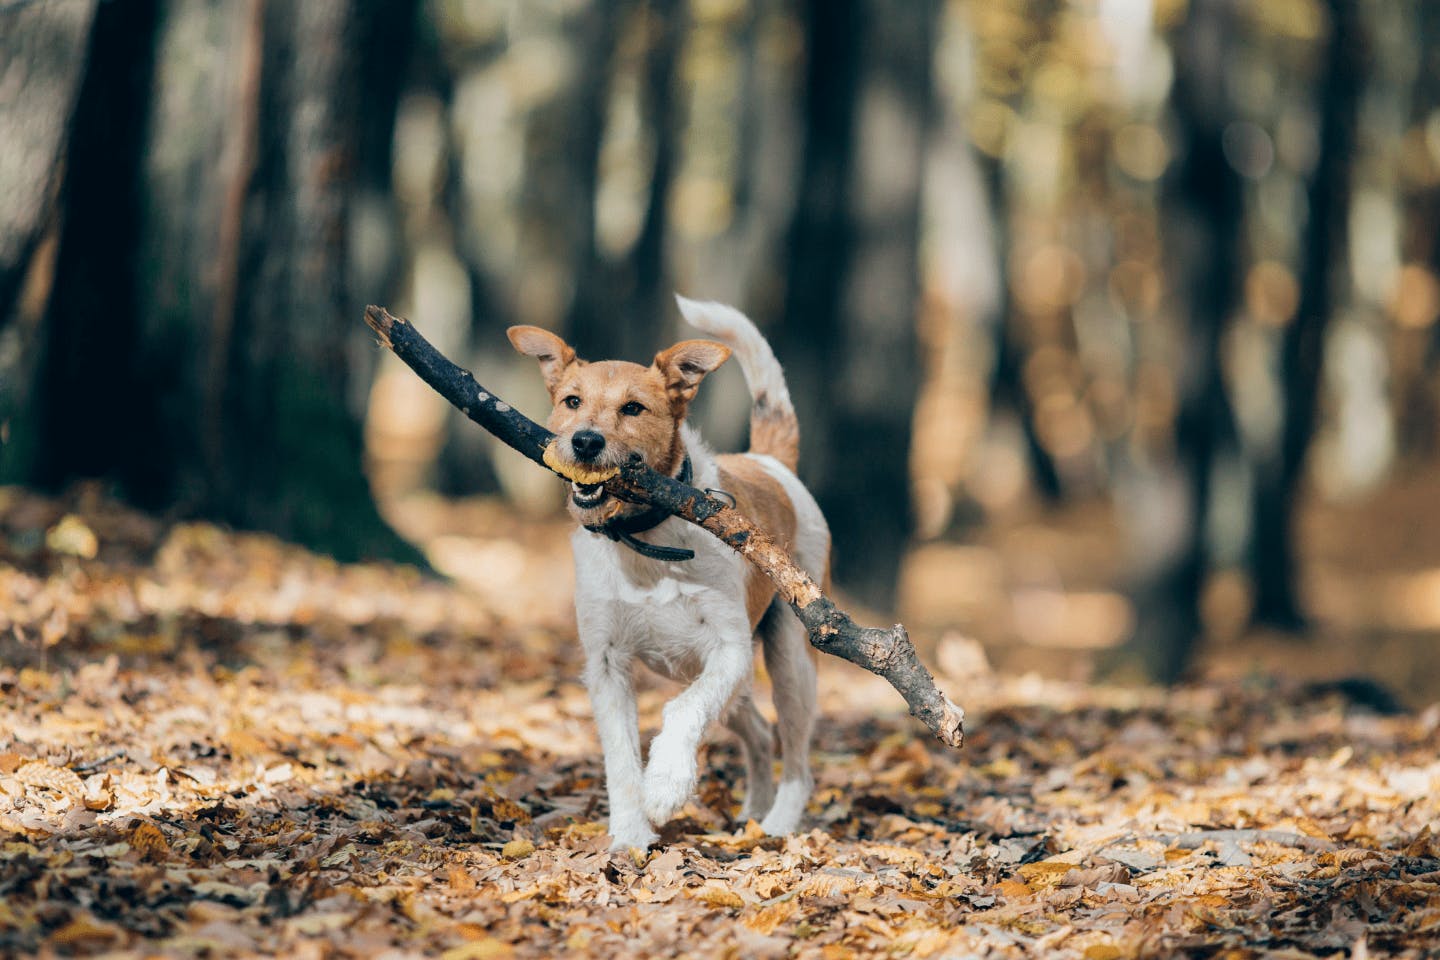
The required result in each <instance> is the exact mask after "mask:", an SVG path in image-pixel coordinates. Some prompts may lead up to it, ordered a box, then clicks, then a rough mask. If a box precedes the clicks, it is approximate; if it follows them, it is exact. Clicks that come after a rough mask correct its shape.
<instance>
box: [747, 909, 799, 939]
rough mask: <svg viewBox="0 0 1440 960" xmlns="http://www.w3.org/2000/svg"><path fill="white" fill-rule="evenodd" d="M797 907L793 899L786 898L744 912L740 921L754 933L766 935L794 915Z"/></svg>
mask: <svg viewBox="0 0 1440 960" xmlns="http://www.w3.org/2000/svg"><path fill="white" fill-rule="evenodd" d="M797 909H799V908H798V906H797V905H796V903H795V901H794V900H786V901H785V902H783V903H776V904H771V905H770V906H768V907H762V908H761V909H759V910H756V911H755V912H754V913H750V914H746V915H745V916H744V917H742V918H741V920H740V922H741V923H743V924H745V926H746V927H748V928H749V929H751V930H754V931H755V932H756V933H758V934H761V935H762V936H767V937H768V936H769V935H770V934H772V933H774V932H775V928H776V927H778V926H780V924H782V923H784V922H785V921H786V920H789V919H790V918H791V917H793V916H795V912H796V910H797Z"/></svg>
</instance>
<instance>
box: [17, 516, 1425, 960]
mask: <svg viewBox="0 0 1440 960" xmlns="http://www.w3.org/2000/svg"><path fill="white" fill-rule="evenodd" d="M511 533H512V535H520V536H523V534H515V532H514V531H511ZM0 534H3V539H0V636H3V637H4V638H5V639H4V641H3V645H0V650H3V659H0V694H3V699H0V954H3V955H31V954H40V953H45V954H57V955H89V954H106V955H113V956H127V955H129V956H149V955H155V954H162V955H170V956H231V955H244V954H253V953H281V952H284V953H287V954H294V955H296V956H323V955H329V954H332V953H340V954H344V955H366V956H369V955H376V956H384V955H392V956H400V955H412V954H416V953H426V954H435V955H439V956H442V957H445V958H447V960H465V958H489V957H511V956H513V957H541V956H551V955H554V954H557V953H559V952H562V951H563V952H565V953H567V954H574V955H580V956H584V955H596V956H601V955H612V954H617V953H619V952H621V951H624V952H626V953H630V954H636V955H662V954H663V955H674V954H679V953H684V954H686V955H693V956H711V955H726V956H736V955H740V956H747V957H751V956H753V957H791V956H794V957H816V958H827V960H828V958H844V957H852V956H853V957H859V956H870V955H887V956H915V957H922V958H923V957H932V956H933V957H949V956H982V955H983V956H997V957H1007V956H1017V957H1018V956H1031V955H1037V954H1039V955H1046V956H1055V957H1077V958H1085V960H1105V958H1113V957H1127V956H1136V955H1152V954H1185V953H1201V954H1206V955H1224V956H1227V957H1248V956H1261V955H1267V956H1288V957H1305V956H1320V957H1326V956H1339V955H1350V956H1410V955H1419V954H1421V953H1428V952H1432V951H1434V950H1435V948H1436V945H1437V944H1440V837H1437V833H1436V831H1437V824H1440V799H1437V798H1440V751H1437V746H1440V734H1437V728H1440V708H1436V707H1431V708H1429V709H1427V710H1424V711H1422V712H1420V713H1417V714H1403V715H1398V716H1380V715H1376V714H1374V713H1371V712H1369V711H1367V710H1366V709H1364V708H1362V707H1357V706H1355V705H1353V704H1350V703H1348V702H1346V701H1345V700H1343V699H1340V698H1339V697H1338V696H1326V697H1316V696H1314V695H1313V694H1311V695H1307V694H1306V692H1305V688H1304V687H1302V686H1300V685H1298V684H1296V685H1287V684H1285V683H1284V682H1282V681H1270V682H1266V683H1260V682H1255V683H1250V684H1246V685H1227V686H1205V687H1190V688H1182V689H1176V690H1170V691H1164V690H1157V689H1118V688H1105V687H1094V686H1082V685H1076V684H1063V683H1056V682H1050V681H1044V680H1040V679H1038V678H1036V677H1034V676H1027V677H1005V676H997V675H993V674H990V673H988V672H987V671H986V670H985V669H984V667H983V664H982V665H981V666H979V667H978V668H975V669H973V670H971V671H970V672H969V673H967V675H966V676H964V677H955V676H942V678H941V681H942V684H943V685H944V686H945V688H946V689H948V690H950V691H951V692H952V693H954V694H957V695H958V696H959V698H960V699H961V700H962V701H963V702H964V704H965V706H966V708H967V711H968V714H969V717H970V718H971V721H970V723H971V727H972V733H971V736H970V740H969V744H968V746H967V747H966V749H965V750H964V751H962V752H955V751H951V750H949V749H947V748H945V747H943V746H941V745H939V744H938V743H934V742H932V741H931V740H930V739H929V737H928V735H927V733H926V731H924V729H923V728H921V727H920V726H919V725H918V724H916V723H914V722H913V721H911V720H909V719H908V718H907V717H905V716H904V715H903V714H902V713H901V712H900V707H899V706H898V705H899V701H898V699H897V698H895V697H894V694H893V692H892V691H890V690H889V689H888V688H887V687H885V685H884V683H883V681H878V680H876V679H874V678H871V677H869V676H868V675H866V674H863V673H861V672H860V671H858V670H855V669H853V668H850V667H849V666H847V665H844V664H838V663H835V664H831V663H824V664H822V670H821V687H822V705H823V710H824V715H825V719H824V722H823V723H822V724H821V726H820V731H819V733H818V735H817V738H816V763H815V773H816V792H815V796H814V799H813V802H812V804H811V806H810V810H809V817H808V821H807V824H806V832H804V833H800V834H797V835H794V836H790V837H782V838H776V837H765V836H764V835H763V834H762V833H761V832H760V831H759V830H758V828H757V827H755V825H754V824H753V823H752V824H741V823H736V822H734V819H733V817H734V815H735V812H736V810H737V809H738V806H739V789H740V770H741V768H742V762H741V757H740V755H739V751H738V749H737V747H736V746H735V745H734V744H733V743H731V742H730V741H729V740H727V739H726V738H725V737H724V736H723V735H718V734H717V735H714V736H712V738H711V740H710V741H709V742H708V743H707V746H706V747H705V751H706V754H707V755H706V757H705V763H704V766H703V769H705V770H706V773H705V775H704V778H703V780H702V785H701V788H700V791H699V794H698V796H697V797H696V798H695V800H694V801H692V802H691V803H690V804H689V805H688V806H687V807H686V808H685V810H684V811H683V813H682V815H681V816H680V817H679V818H678V819H677V820H676V821H674V822H673V823H671V824H668V825H666V826H665V828H664V830H663V831H662V844H661V845H660V846H658V847H657V848H655V849H653V850H650V851H625V852H621V853H616V854H612V853H609V852H608V851H607V850H606V841H607V838H606V836H605V832H604V816H605V801H604V790H603V775H602V765H601V762H600V755H599V750H598V746H597V742H596V738H595V734H594V730H593V728H592V726H591V724H590V720H589V715H588V706H587V704H586V701H585V697H584V692H583V690H582V689H581V688H580V686H579V684H578V682H577V678H578V675H579V667H580V662H579V658H578V654H577V651H576V645H575V642H574V636H573V624H571V623H570V622H569V621H567V619H566V618H565V617H563V616H559V615H556V614H555V612H554V610H555V607H554V605H553V604H552V605H549V606H546V605H544V604H539V605H535V606H532V607H530V608H529V609H528V612H527V608H526V606H525V605H524V604H521V603H511V604H508V605H507V604H506V603H504V602H503V600H502V599H500V598H497V597H495V596H486V595H483V594H481V593H479V592H477V591H474V590H470V589H467V588H465V587H463V586H456V585H448V584H441V583H437V582H434V581H431V580H424V579H421V578H419V577H418V576H416V575H414V574H413V573H411V572H407V571H402V570H396V569H393V568H389V567H384V566H372V565H353V566H344V565H339V564H336V563H334V562H332V561H329V560H327V559H325V558H321V557H317V556H314V555H311V554H309V553H306V552H305V551H303V550H299V549H297V548H294V547H291V546H287V545H285V544H282V543H280V542H279V541H276V540H274V539H271V538H268V537H263V536H255V535H244V534H234V533H229V532H225V531H222V530H220V529H218V528H215V527H211V526H206V525H181V526H173V527H166V526H164V525H162V524H159V523H157V522H155V521H153V520H151V519H149V518H147V517H144V516H143V515H140V514H136V513H133V512H130V511H127V510H125V509H123V508H121V507H118V506H116V505H115V504H113V503H111V502H109V501H107V500H105V499H103V498H101V497H99V496H97V495H95V494H94V493H93V491H81V492H80V493H79V494H75V495H72V496H71V497H70V498H69V499H68V500H66V501H53V500H47V499H43V498H40V497H38V496H35V495H32V494H29V493H25V492H22V491H18V490H0ZM87 534H88V535H87ZM536 536H537V538H541V539H537V540H535V541H534V542H523V541H522V542H520V546H521V547H522V548H523V549H520V550H512V551H509V552H506V553H505V554H504V555H505V556H506V557H508V558H510V559H512V560H514V559H515V558H517V557H520V558H524V562H526V563H527V564H531V565H533V567H534V569H531V570H529V571H528V572H527V578H528V579H531V580H538V581H539V582H541V583H542V584H546V583H553V581H554V578H555V574H554V572H553V571H551V572H550V573H548V574H547V572H546V571H547V570H548V569H549V568H550V565H552V564H554V563H556V562H563V561H561V560H558V559H557V558H559V557H560V553H559V551H558V550H557V549H556V547H555V543H556V542H557V540H556V538H555V537H551V538H550V539H548V540H546V539H543V537H544V536H548V534H536ZM547 578H548V579H547ZM972 659H973V658H972ZM972 666H973V664H972ZM669 692H670V691H669V690H668V689H666V688H662V687H658V686H657V687H650V688H647V689H646V690H645V692H644V693H643V694H642V697H641V705H642V728H643V729H644V730H645V731H646V733H647V734H649V733H653V731H654V730H655V729H656V727H657V726H658V722H659V708H660V706H661V705H662V704H663V702H664V699H665V697H666V696H667V695H668V693H669Z"/></svg>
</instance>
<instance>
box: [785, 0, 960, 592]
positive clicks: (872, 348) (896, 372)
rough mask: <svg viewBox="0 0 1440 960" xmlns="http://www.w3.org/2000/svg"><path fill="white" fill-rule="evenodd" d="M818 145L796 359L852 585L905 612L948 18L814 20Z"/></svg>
mask: <svg viewBox="0 0 1440 960" xmlns="http://www.w3.org/2000/svg"><path fill="white" fill-rule="evenodd" d="M804 9H805V28H806V39H807V54H806V55H807V57H808V63H807V68H806V90H805V145H804V148H803V150H804V154H803V160H802V177H801V187H800V197H799V202H798V204H797V207H796V210H795V220H794V224H793V227H792V231H791V238H790V243H791V247H790V266H789V286H788V288H787V295H786V306H785V318H786V323H785V330H784V334H783V337H782V338H781V343H780V348H781V353H782V355H783V356H785V357H786V359H787V375H788V376H789V378H790V381H791V393H792V395H794V397H795V399H796V406H797V408H798V410H799V413H800V421H801V425H802V437H803V438H804V441H803V449H802V454H801V471H802V473H803V474H804V475H805V476H806V477H807V479H808V481H809V484H810V488H811V490H813V491H814V492H815V494H816V497H817V499H818V500H819V501H820V505H821V507H822V508H823V509H824V510H825V513H826V516H827V517H828V518H829V520H830V526H831V529H832V530H833V531H834V533H835V546H836V549H835V554H834V571H835V576H836V579H837V581H838V582H840V583H841V584H842V585H843V586H845V587H846V588H847V589H849V590H852V591H854V593H855V594H856V595H857V596H859V597H860V598H861V599H862V600H864V601H865V602H867V603H871V604H876V605H880V606H889V605H891V604H892V603H893V601H894V593H895V586H896V578H897V575H898V572H899V564H900V557H901V553H902V552H903V550H904V548H905V544H906V542H907V541H908V538H909V534H910V527H911V514H910V490H909V487H910V477H909V471H908V469H907V468H906V466H905V465H906V464H908V462H909V448H910V431H911V422H910V421H911V417H912V416H913V413H914V402H915V394H916V388H917V383H916V378H915V370H916V360H917V358H916V315H917V312H918V309H919V218H920V189H921V179H922V177H921V173H922V170H923V165H924V153H925V144H926V137H927V135H928V131H929V127H930V107H931V97H930V90H931V85H930V60H931V46H932V44H933V41H934V37H935V25H936V15H937V8H936V5H935V4H934V3H933V2H930V0H923V2H916V3H912V4H905V5H903V6H900V7H895V6H892V5H889V4H883V3H880V2H878V0H841V2H829V3H822V2H819V0H810V2H808V3H807V4H806V5H805V8H804Z"/></svg>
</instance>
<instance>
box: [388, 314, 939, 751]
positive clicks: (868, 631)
mask: <svg viewBox="0 0 1440 960" xmlns="http://www.w3.org/2000/svg"><path fill="white" fill-rule="evenodd" d="M365 322H366V323H368V324H369V325H370V328H371V329H372V330H374V331H375V333H376V334H378V335H379V337H380V343H381V344H382V345H383V346H386V347H389V348H390V350H392V351H393V352H394V353H395V355H396V356H397V357H399V358H400V359H401V360H403V361H404V362H405V363H406V364H407V365H408V366H409V367H410V369H412V370H414V371H415V373H416V374H417V375H418V376H419V377H420V379H422V380H424V381H425V382H426V383H427V384H429V385H430V387H431V388H432V389H434V390H435V391H436V392H437V393H439V394H440V395H441V396H442V397H444V398H445V399H446V400H449V401H450V402H451V403H452V404H454V405H455V406H456V407H458V408H459V409H460V411H461V412H462V413H464V414H465V415H466V416H467V417H469V418H470V419H471V420H473V421H475V422H476V423H478V424H479V425H480V426H482V427H484V428H485V429H486V430H488V431H489V432H490V433H493V434H494V435H495V436H497V437H499V438H500V440H502V441H503V442H504V443H506V444H508V445H509V446H510V447H512V448H513V449H515V450H516V451H518V452H519V453H521V454H523V455H524V456H525V457H527V458H529V459H530V460H533V461H534V462H536V463H538V464H540V465H541V466H544V467H545V468H546V469H547V470H548V469H550V467H549V466H548V465H547V464H545V461H544V454H545V448H546V447H547V446H548V445H549V444H550V442H551V441H552V440H553V439H554V435H553V434H552V433H550V431H549V430H546V429H545V428H544V427H542V426H540V425H539V424H538V423H535V422H534V421H533V420H530V419H529V418H528V417H526V416H524V415H523V414H521V413H520V412H518V411H517V410H516V409H515V408H514V407H512V406H510V404H508V403H506V402H505V401H504V400H501V399H500V398H499V397H497V396H495V395H494V394H493V393H491V392H490V391H488V390H486V389H485V388H484V387H483V386H481V385H480V384H479V383H477V382H476V380H475V377H474V375H473V374H471V373H470V372H469V371H468V370H464V369H462V368H461V367H458V366H456V365H455V364H454V363H452V362H451V361H450V360H448V359H447V358H446V357H445V356H443V355H442V354H441V353H440V352H439V351H438V350H436V349H435V348H434V347H433V346H432V345H431V344H430V342H429V341H428V340H426V339H425V338H424V337H423V336H421V335H420V333H419V332H418V331H417V330H416V329H415V327H414V325H413V324H411V323H408V322H406V321H405V320H403V319H401V318H399V317H396V316H393V315H391V314H390V313H389V312H388V311H387V310H385V309H384V308H383V307H376V306H370V307H366V308H365ZM605 489H606V491H607V492H608V493H609V494H610V495H611V496H614V497H617V498H619V499H621V500H627V501H629V502H632V503H641V504H649V505H653V506H658V507H662V508H664V509H666V510H669V511H670V512H671V513H673V514H674V515H675V516H677V517H680V518H681V519H683V520H686V521H689V522H690V523H693V524H695V525H696V526H698V527H702V528H703V529H705V530H708V531H709V532H710V533H711V534H713V535H714V536H715V537H717V538H718V539H720V540H721V541H722V542H724V543H725V544H727V545H728V546H730V547H732V548H734V549H735V550H736V551H738V552H739V553H740V554H741V555H742V556H744V557H745V558H746V559H747V560H749V561H750V562H751V563H753V564H755V566H756V567H758V568H759V569H760V571H761V572H763V573H764V574H765V575H766V576H767V577H769V578H770V580H771V581H772V582H773V583H774V584H775V588H776V590H777V591H778V592H779V594H780V596H781V598H783V599H784V600H785V602H786V603H788V604H790V608H791V609H792V610H794V611H795V615H796V616H797V617H799V618H800V622H801V623H803V624H804V625H805V629H806V630H807V631H809V634H810V643H811V645H812V646H814V647H815V648H816V649H817V650H820V651H821V652H823V653H828V654H831V655H833V656H837V657H840V658H842V659H845V660H849V661H850V662H851V663H853V664H855V665H857V666H860V667H864V668H865V669H866V670H869V671H870V672H871V673H874V674H877V675H878V676H880V677H883V678H884V679H885V680H887V681H888V682H889V683H890V685H891V686H893V687H894V688H895V689H896V690H897V691H898V692H899V693H900V695H901V696H902V697H904V698H905V702H906V703H907V704H909V706H910V713H911V715H912V716H914V717H915V718H916V719H918V720H919V721H920V722H921V723H923V724H925V725H926V726H927V727H929V728H930V730H931V731H932V732H933V733H934V734H935V736H936V737H938V738H939V739H940V740H941V741H943V742H944V743H946V744H949V745H950V746H953V747H959V746H963V745H964V742H965V731H964V727H963V722H964V719H965V712H964V711H963V710H961V709H960V708H959V707H958V706H956V705H955V703H954V702H952V701H951V700H950V698H949V697H947V696H945V694H943V693H941V692H940V691H939V689H937V688H936V686H935V680H934V678H933V677H932V676H931V675H930V671H929V670H927V669H925V666H924V664H922V663H921V662H920V658H919V656H918V655H917V654H916V652H915V645H914V644H913V643H912V642H911V641H910V637H909V635H908V634H907V633H906V632H905V627H904V626H903V625H901V624H898V623H897V624H896V625H895V626H893V627H891V628H889V629H888V630H882V629H879V628H877V627H861V626H859V625H857V624H856V623H855V621H854V620H852V619H850V617H849V616H848V615H847V614H846V613H845V612H844V611H843V610H841V609H840V608H839V607H837V606H836V605H835V604H834V602H833V601H831V600H830V598H829V597H827V596H825V594H824V593H823V592H822V591H821V590H820V587H819V586H818V585H816V583H815V581H814V580H812V579H811V578H810V576H809V575H808V574H807V573H806V572H805V571H804V570H801V569H800V568H799V567H798V566H796V564H795V561H794V560H792V559H791V558H790V556H789V554H787V553H786V552H785V551H784V550H783V549H781V548H780V546H779V545H778V544H776V543H775V541H774V540H772V539H771V538H770V537H769V535H767V534H766V533H765V532H764V531H763V530H761V529H760V528H759V527H757V526H755V524H754V523H753V522H752V521H751V520H749V519H748V518H747V517H745V516H744V515H742V514H740V513H739V512H737V511H736V510H734V509H733V508H731V507H730V506H729V505H728V504H727V503H725V502H724V501H722V500H717V499H716V498H714V497H711V496H709V495H707V494H706V493H705V492H703V491H701V490H697V489H696V488H695V487H692V486H690V485H689V484H685V483H681V482H680V481H679V480H676V479H674V478H673V477H667V476H665V475H663V474H660V473H656V472H655V471H654V470H651V469H650V468H649V467H647V466H645V464H644V463H643V462H641V461H640V460H639V459H638V458H635V459H632V460H631V461H629V462H628V463H626V464H625V466H624V467H622V468H621V470H620V473H619V475H617V476H615V477H612V478H611V479H609V480H607V481H605Z"/></svg>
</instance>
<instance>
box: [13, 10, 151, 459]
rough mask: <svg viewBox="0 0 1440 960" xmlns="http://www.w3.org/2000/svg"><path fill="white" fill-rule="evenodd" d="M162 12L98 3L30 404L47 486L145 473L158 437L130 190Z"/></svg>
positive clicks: (137, 163)
mask: <svg viewBox="0 0 1440 960" xmlns="http://www.w3.org/2000/svg"><path fill="white" fill-rule="evenodd" d="M157 16H158V8H157V4H156V3H155V2H154V0H137V2H135V3H130V4H125V5H119V4H104V5H102V6H101V8H100V9H99V11H98V13H97V14H96V18H95V26H94V30H93V32H92V34H91V41H90V48H89V51H88V55H87V57H86V65H85V79H84V81H83V83H82V85H81V88H80V96H79V101H78V103H77V105H76V110H75V120H74V124H73V128H72V132H71V137H70V144H69V148H68V156H69V163H68V165H67V166H66V169H65V180H64V184H63V187H62V191H63V192H62V198H61V203H62V206H63V215H62V216H63V218H62V223H61V229H60V248H59V254H58V259H57V263H56V268H55V269H56V279H55V290H54V295H53V297H52V299H51V302H50V306H49V311H48V313H47V316H46V320H45V330H44V332H43V335H44V337H45V342H46V345H45V347H44V361H43V364H42V367H41V372H40V377H39V380H38V382H37V384H36V387H35V391H34V398H35V402H34V404H33V407H32V410H33V413H34V416H35V418H36V421H37V423H38V424H39V437H40V442H39V444H38V446H37V449H36V451H35V454H36V459H35V461H34V462H33V463H32V464H30V465H29V468H28V470H27V471H26V476H25V479H30V480H35V481H38V482H39V483H40V484H42V485H45V486H52V487H53V486H59V485H62V484H64V483H66V482H68V481H69V480H71V479H72V478H75V477H87V476H109V477H117V478H118V479H121V480H122V482H123V481H134V479H135V478H136V475H137V474H138V473H143V472H146V471H148V469H149V468H150V464H151V462H152V459H151V451H152V449H153V445H154V444H156V443H161V442H163V438H162V437H160V436H159V434H160V431H157V430H154V429H153V417H154V414H155V410H154V407H153V401H154V395H153V393H151V392H150V391H148V390H146V389H145V385H144V384H143V378H142V371H141V370H139V369H138V368H137V366H136V363H135V351H134V349H133V347H134V345H135V343H136V342H137V341H138V340H139V339H140V337H141V321H140V315H139V312H138V309H137V295H138V294H137V277H136V273H135V267H136V262H135V237H136V235H137V233H138V231H139V225H140V219H141V211H140V205H139V203H138V197H137V193H136V190H135V183H136V180H137V179H138V176H139V171H140V157H141V154H142V151H143V147H144V142H145V133H146V127H147V121H148V117H149V114H150V93H151V75H152V65H153V62H154V47H155V25H156V22H157ZM98 398H106V399H105V402H98V403H97V399H98ZM137 441H138V445H137Z"/></svg>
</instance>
